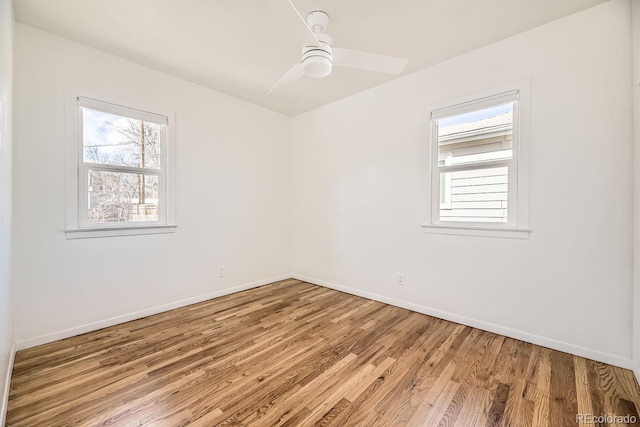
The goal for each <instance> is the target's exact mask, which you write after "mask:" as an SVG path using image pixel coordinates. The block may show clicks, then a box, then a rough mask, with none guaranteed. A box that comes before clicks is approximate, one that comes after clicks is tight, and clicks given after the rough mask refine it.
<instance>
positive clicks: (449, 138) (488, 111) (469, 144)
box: [438, 102, 513, 165]
mask: <svg viewBox="0 0 640 427" xmlns="http://www.w3.org/2000/svg"><path fill="white" fill-rule="evenodd" d="M438 152H439V154H440V156H441V157H444V156H448V157H449V158H450V161H449V163H447V164H452V165H455V164H460V163H469V162H480V161H487V160H499V159H510V158H511V157H512V156H513V102H510V103H507V104H503V105H498V106H495V107H490V108H485V109H483V110H479V111H473V112H469V113H464V114H459V115H456V116H451V117H446V118H443V119H440V120H438Z"/></svg>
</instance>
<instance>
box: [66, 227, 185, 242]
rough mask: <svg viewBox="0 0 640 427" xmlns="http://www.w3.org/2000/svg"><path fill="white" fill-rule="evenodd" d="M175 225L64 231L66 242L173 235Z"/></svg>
mask: <svg viewBox="0 0 640 427" xmlns="http://www.w3.org/2000/svg"><path fill="white" fill-rule="evenodd" d="M176 228H177V225H146V226H137V227H136V226H133V227H131V226H129V227H109V228H106V227H100V228H74V229H68V230H64V233H65V237H66V238H67V240H72V239H94V238H99V237H118V236H138V235H144V234H167V233H175V232H176Z"/></svg>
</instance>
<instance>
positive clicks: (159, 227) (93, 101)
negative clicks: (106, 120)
mask: <svg viewBox="0 0 640 427" xmlns="http://www.w3.org/2000/svg"><path fill="white" fill-rule="evenodd" d="M127 105H131V104H130V103H127ZM83 108H89V109H93V110H97V111H103V112H106V113H111V114H116V115H120V116H124V117H130V118H133V119H138V120H144V121H147V122H152V123H158V124H162V125H164V132H162V135H161V141H160V144H161V159H160V162H161V167H160V169H147V168H138V167H129V166H119V165H108V164H96V163H85V162H84V144H83V139H82V138H83ZM65 115H66V126H65V129H66V140H67V146H66V163H67V165H66V181H67V183H66V190H67V206H66V208H67V209H66V227H65V235H66V238H67V239H83V238H93V237H113V236H130V235H140V234H164V233H173V232H175V231H176V227H177V225H176V221H175V138H174V129H173V127H174V126H173V123H174V118H173V114H171V113H163V114H159V113H151V112H148V109H144V108H137V107H129V106H127V107H125V106H123V105H122V103H119V102H114V101H112V100H106V99H105V98H104V97H98V96H82V95H80V94H79V93H78V92H75V91H74V92H73V94H69V95H68V96H67V102H66V108H65ZM90 170H93V171H105V172H122V173H136V174H139V173H144V174H146V175H156V176H158V211H159V212H158V220H157V221H144V222H143V221H141V222H131V223H105V224H100V223H90V222H89V219H88V175H89V171H90Z"/></svg>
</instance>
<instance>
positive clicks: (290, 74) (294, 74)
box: [267, 61, 304, 95]
mask: <svg viewBox="0 0 640 427" xmlns="http://www.w3.org/2000/svg"><path fill="white" fill-rule="evenodd" d="M303 75H304V71H303V69H302V64H301V63H300V61H298V62H296V63H295V64H294V65H293V67H291V68H289V71H287V72H286V73H285V75H284V76H282V77H280V80H278V82H277V83H276V84H274V85H273V87H272V88H271V89H270V90H269V92H267V95H271V92H273V91H274V90H275V88H277V87H278V86H280V85H281V84H282V83H287V82H292V81H294V80H298V79H299V78H300V77H302V76H303Z"/></svg>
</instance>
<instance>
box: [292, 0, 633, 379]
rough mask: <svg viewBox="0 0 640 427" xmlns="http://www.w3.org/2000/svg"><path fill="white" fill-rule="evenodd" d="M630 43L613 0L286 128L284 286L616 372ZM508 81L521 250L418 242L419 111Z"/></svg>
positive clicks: (422, 238)
mask: <svg viewBox="0 0 640 427" xmlns="http://www.w3.org/2000/svg"><path fill="white" fill-rule="evenodd" d="M629 34H630V24H629V2H628V1H626V0H614V1H612V2H607V3H604V4H602V5H600V6H596V7H594V8H591V9H588V10H586V11H583V12H581V13H578V14H576V15H572V16H569V17H567V18H564V19H561V20H558V21H555V22H552V23H550V24H547V25H544V26H542V27H539V28H536V29H533V30H531V31H528V32H525V33H522V34H520V35H517V36H515V37H512V38H510V39H507V40H504V41H501V42H498V43H495V44H493V45H490V46H487V47H485V48H482V49H479V50H477V51H474V52H471V53H469V54H466V55H463V56H460V57H457V58H454V59H452V60H449V61H446V62H443V63H440V64H438V65H436V66H433V67H430V68H427V69H425V70H422V71H419V72H416V73H414V74H412V75H409V76H406V77H404V78H401V79H398V80H396V81H393V82H390V83H388V84H385V85H383V86H379V87H377V88H374V89H371V90H368V91H366V92H363V93H360V94H358V95H354V96H352V97H350V98H347V99H344V100H341V101H339V102H336V103H333V104H330V105H328V106H325V107H323V108H319V109H317V110H314V111H312V112H309V113H306V114H304V115H301V116H298V117H296V118H294V119H293V130H292V132H293V140H292V165H293V188H292V191H293V195H292V212H293V228H292V236H293V247H292V268H293V272H294V274H295V276H297V277H301V278H307V279H310V280H312V281H314V282H316V283H324V284H326V285H329V286H334V287H337V288H341V289H346V290H349V291H351V292H355V293H359V294H361V295H367V296H370V297H374V298H378V299H381V300H385V301H394V302H395V303H397V304H400V305H404V306H407V307H412V308H414V309H416V310H419V311H424V312H430V313H435V314H437V315H439V316H441V317H445V318H450V319H454V320H458V321H461V322H463V323H467V324H472V325H477V326H481V327H483V328H486V329H490V330H494V331H498V332H501V333H504V334H506V335H511V336H516V337H521V338H525V339H527V340H529V341H533V342H537V343H540V344H543V345H547V346H550V347H554V348H557V349H563V350H567V351H571V352H574V353H577V354H582V355H585V356H588V357H591V358H594V359H598V360H602V361H607V362H610V363H613V364H617V365H622V366H627V367H629V366H630V359H631V317H632V311H631V295H632V287H631V283H632V277H631V276H632V274H631V271H632V256H631V253H632V252H631V251H632V214H631V212H632V201H631V199H632V161H631V149H632V144H631V138H632V136H631V127H632V126H631V96H630V93H629V88H630V87H631V60H630V51H631V44H630V42H631V41H630V36H629ZM428 48H429V43H427V44H426V45H425V49H428ZM521 79H531V112H532V113H531V134H530V137H531V138H530V141H531V161H530V165H531V177H530V178H531V180H530V181H531V187H530V217H531V228H532V230H533V232H532V234H531V238H530V239H529V240H511V239H498V238H486V237H467V236H450V235H434V234H423V233H422V232H421V229H420V227H419V224H420V223H421V222H423V220H424V219H425V217H426V215H425V213H426V209H427V204H426V203H427V199H428V193H427V188H426V185H425V176H426V174H427V170H426V167H427V166H426V164H425V156H426V141H427V121H426V120H427V117H426V113H427V111H428V108H429V106H430V105H433V104H435V103H439V102H442V101H446V100H449V99H455V98H457V97H460V96H464V95H467V94H470V93H475V92H478V91H481V90H485V89H489V88H493V87H498V86H502V85H505V84H509V83H512V82H515V81H518V80H521ZM398 272H402V273H404V274H405V275H406V278H405V283H406V285H405V286H404V287H399V286H397V285H396V284H395V282H396V274H397V273H398Z"/></svg>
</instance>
